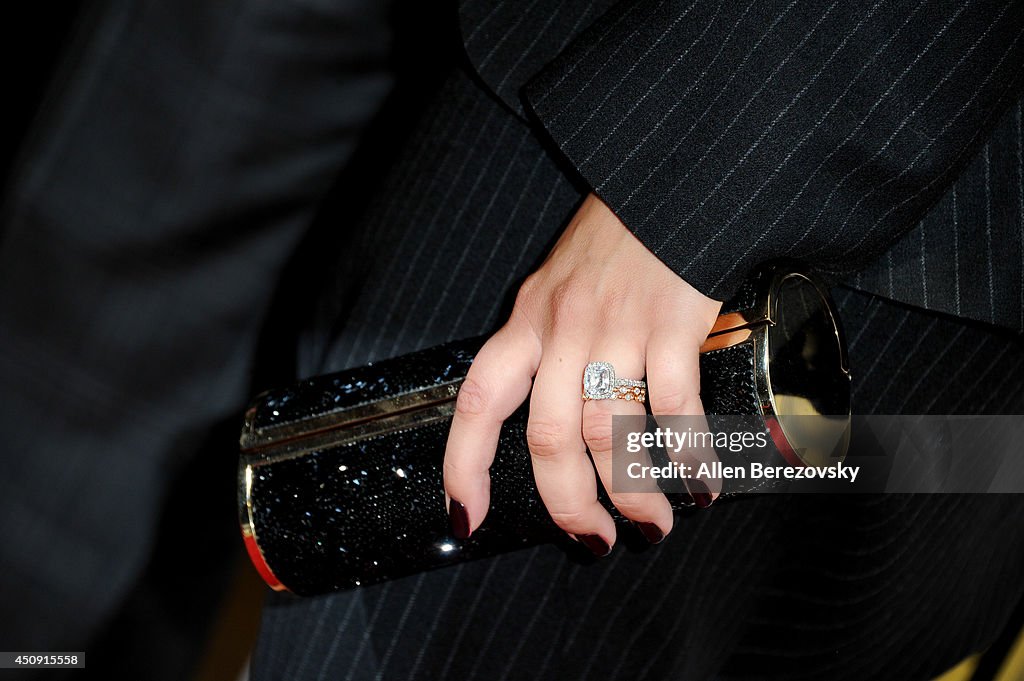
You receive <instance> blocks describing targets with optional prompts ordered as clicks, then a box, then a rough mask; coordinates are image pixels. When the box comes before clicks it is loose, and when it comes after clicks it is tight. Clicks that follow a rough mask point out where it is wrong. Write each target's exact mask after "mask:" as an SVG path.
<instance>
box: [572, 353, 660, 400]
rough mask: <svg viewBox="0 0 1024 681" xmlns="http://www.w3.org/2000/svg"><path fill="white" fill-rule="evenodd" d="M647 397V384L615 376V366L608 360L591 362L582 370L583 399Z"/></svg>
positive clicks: (640, 398)
mask: <svg viewBox="0 0 1024 681" xmlns="http://www.w3.org/2000/svg"><path fill="white" fill-rule="evenodd" d="M646 397H647V384H646V383H644V382H643V381H632V380H630V379H628V378H615V367H613V366H612V365H611V364H609V363H608V362H591V363H590V364H588V365H587V368H586V369H584V370H583V399H584V401H586V400H635V401H637V402H643V401H644V399H645V398H646Z"/></svg>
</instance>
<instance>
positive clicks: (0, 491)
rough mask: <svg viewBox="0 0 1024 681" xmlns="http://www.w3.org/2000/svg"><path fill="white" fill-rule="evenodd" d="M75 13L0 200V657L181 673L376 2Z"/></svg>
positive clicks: (362, 96)
mask: <svg viewBox="0 0 1024 681" xmlns="http://www.w3.org/2000/svg"><path fill="white" fill-rule="evenodd" d="M81 4H82V5H83V15H82V17H81V18H80V20H79V22H78V24H77V26H76V28H75V30H74V31H73V33H74V36H73V39H72V40H71V41H70V42H69V43H68V45H67V47H66V49H65V50H64V54H63V55H62V57H61V59H60V65H59V67H58V68H57V70H56V72H55V73H54V75H53V76H52V79H51V83H50V85H49V88H48V94H47V96H46V100H45V101H44V102H43V104H42V106H41V108H40V110H39V112H38V116H37V117H36V120H35V121H34V123H33V125H32V126H31V131H30V134H29V135H28V137H27V138H26V139H25V141H24V143H23V144H22V147H21V151H20V157H19V159H18V161H17V162H16V164H15V166H14V169H13V171H12V174H11V179H10V182H9V184H8V185H7V186H6V187H5V192H4V202H3V222H2V226H0V395H2V396H3V397H2V405H0V646H2V647H3V649H4V650H26V651H27V650H33V651H59V650H73V651H86V652H87V653H88V658H87V664H88V665H89V667H90V668H92V669H93V670H94V671H97V670H99V669H103V670H104V674H105V676H107V677H108V678H118V677H120V676H124V677H126V678H138V677H145V678H151V679H163V678H166V679H180V678H184V677H186V676H188V675H189V673H190V671H189V668H190V666H191V665H192V664H193V662H194V658H195V657H197V656H198V654H199V652H200V649H201V646H202V645H203V644H204V641H203V635H204V632H205V629H204V627H205V623H206V622H207V621H208V618H209V616H210V613H211V612H212V611H213V609H214V608H215V607H216V606H217V604H218V602H219V598H220V592H221V589H222V585H223V580H224V577H225V576H226V574H227V572H228V569H229V568H231V567H233V565H234V559H235V557H236V555H239V554H241V551H240V546H239V544H238V542H237V537H238V534H237V523H236V521H235V519H234V517H233V506H234V499H233V498H234V484H235V481H234V468H235V461H236V452H237V429H238V425H237V424H238V422H239V414H240V412H241V410H242V409H244V404H245V401H246V400H247V399H248V398H249V396H250V395H251V394H252V393H253V391H254V388H253V386H252V375H253V367H254V365H255V364H257V361H256V354H257V338H258V337H259V336H260V335H261V330H262V327H263V325H264V323H265V321H266V319H267V316H268V310H269V309H270V307H271V299H272V297H273V295H274V293H275V291H276V290H277V286H278V280H279V277H280V275H281V271H282V269H283V267H284V264H285V262H286V261H288V259H289V257H290V256H291V255H292V253H293V251H294V248H295V245H296V243H297V242H298V241H299V240H300V239H301V237H302V236H303V235H304V234H305V233H306V232H307V231H308V230H309V228H310V224H311V223H312V222H313V218H314V215H315V214H316V211H317V208H318V206H319V204H320V203H321V202H322V200H323V199H324V197H325V195H327V193H328V191H329V189H330V187H331V186H332V183H333V182H334V181H335V179H336V177H337V176H338V174H339V172H340V170H341V169H342V167H343V166H344V165H345V162H346V160H347V159H348V158H350V157H351V156H352V154H353V150H354V149H355V147H356V143H357V140H358V139H359V137H360V133H361V132H362V131H363V129H364V128H365V126H366V124H367V122H368V120H369V119H370V118H371V117H372V116H373V114H374V112H375V111H376V110H377V109H378V107H379V106H380V102H381V101H382V100H383V99H384V97H385V96H386V95H387V93H388V91H389V88H390V86H391V82H392V74H391V71H390V67H389V64H388V59H389V48H388V45H389V36H390V29H389V26H388V23H387V21H386V16H385V15H386V12H387V9H388V6H389V3H382V2H377V1H376V0H330V1H329V2H322V1H320V0H308V1H307V0H299V2H289V3H278V2H267V1H262V0H257V1H256V2H235V1H228V2H217V3H209V2H201V1H200V2H194V1H191V0H185V1H182V2H174V3H162V2H152V1H151V0H95V1H90V2H88V3H81ZM289 374H290V372H289ZM278 380H282V379H280V378H278ZM201 453H202V455H203V456H202V458H201V460H197V459H198V458H199V456H200V454H201ZM179 483H181V484H179ZM172 488H173V489H181V490H187V493H186V494H183V495H182V494H177V493H175V492H173V491H172ZM114 629H118V630H119V631H117V632H113V630H114ZM59 673H60V672H58V671H54V670H43V671H40V672H39V674H40V675H41V676H42V677H43V678H47V679H52V678H56V676H55V675H57V674H59Z"/></svg>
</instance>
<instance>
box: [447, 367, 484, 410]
mask: <svg viewBox="0 0 1024 681" xmlns="http://www.w3.org/2000/svg"><path fill="white" fill-rule="evenodd" d="M489 404H490V398H489V396H488V393H487V387H486V386H485V385H484V384H483V383H482V382H481V381H480V380H479V379H477V378H475V377H473V376H471V375H470V376H466V380H465V381H463V382H462V387H460V388H459V396H458V397H457V398H456V400H455V412H456V413H457V414H461V415H463V416H479V415H480V414H484V413H486V412H487V408H488V405H489Z"/></svg>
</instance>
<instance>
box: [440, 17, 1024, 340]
mask: <svg viewBox="0 0 1024 681" xmlns="http://www.w3.org/2000/svg"><path fill="white" fill-rule="evenodd" d="M460 22H461V27H462V31H463V39H464V43H465V46H466V49H467V52H468V55H469V57H470V60H471V62H472V63H473V65H474V66H475V68H476V70H477V71H478V72H479V74H480V76H481V77H482V78H483V80H484V81H485V82H486V83H487V84H488V85H489V86H490V87H491V88H492V89H493V90H494V92H495V93H496V94H497V95H498V96H499V97H500V98H501V100H502V101H503V102H504V103H505V104H506V105H507V106H509V107H510V108H511V109H513V110H514V111H515V112H516V113H518V114H519V115H520V116H522V117H524V118H527V119H528V120H530V121H532V122H533V123H535V124H537V125H540V126H542V127H543V129H544V130H545V131H546V133H547V135H548V136H549V137H550V139H551V140H552V141H553V143H554V144H555V145H557V147H558V149H560V150H561V153H562V154H563V155H564V157H565V159H566V160H567V161H568V163H569V164H570V165H571V166H572V168H573V169H575V171H576V172H577V173H578V174H579V176H580V177H581V178H582V179H583V180H584V181H585V182H586V183H587V184H588V185H589V187H591V188H592V189H593V191H595V192H596V193H597V194H598V195H600V196H601V197H602V198H603V199H604V200H605V201H606V202H607V203H608V205H609V206H610V207H611V208H612V209H613V210H614V211H615V212H616V213H617V214H618V215H619V217H620V218H621V219H622V220H623V222H624V223H625V224H626V225H627V226H628V227H629V228H630V229H631V230H632V231H633V232H634V233H635V234H636V235H637V237H639V238H640V239H641V240H642V241H643V242H644V243H645V244H646V245H647V246H648V247H649V248H650V249H651V251H653V252H654V253H655V254H656V255H658V256H659V257H660V258H661V259H662V260H663V261H664V262H665V263H666V264H667V265H669V266H670V267H671V268H672V269H673V270H674V271H676V272H677V273H678V274H680V275H681V276H682V277H684V278H685V279H687V280H688V281H689V282H690V283H691V284H693V285H694V286H696V287H697V288H698V289H700V290H701V291H703V292H704V293H706V294H708V295H710V296H713V297H716V298H719V299H723V298H726V297H727V296H729V295H730V293H731V292H732V290H733V289H734V288H735V286H736V285H737V283H738V282H739V281H740V279H741V277H742V276H743V274H744V273H745V272H746V271H747V270H748V269H749V268H750V267H751V266H753V265H755V264H756V263H758V262H761V261H764V260H766V259H770V258H777V257H794V258H799V259H802V260H805V261H807V262H809V263H810V264H812V265H813V266H815V267H816V268H817V269H818V270H820V271H821V272H823V273H826V274H831V275H833V276H835V277H840V278H844V279H847V280H849V281H851V282H852V283H854V284H855V285H856V286H859V287H860V288H862V289H865V290H868V291H872V292H875V293H879V294H882V295H885V296H888V297H891V298H894V299H897V300H900V301H903V302H907V303H910V304H913V305H918V306H922V307H926V308H929V309H933V310H937V311H941V312H947V313H951V314H956V315H960V316H965V317H971V318H974V319H978V320H982V321H986V322H990V323H994V324H998V325H1001V326H1006V327H1009V328H1012V329H1015V330H1017V331H1022V330H1024V311H1022V308H1024V296H1022V293H1024V276H1022V257H1024V253H1022V246H1021V243H1022V238H1021V234H1022V231H1024V218H1022V215H1024V189H1022V187H1024V180H1022V162H1021V158H1022V142H1021V102H1020V95H1021V84H1022V77H1021V76H1022V65H1024V39H1022V31H1024V3H1022V2H1019V1H1015V0H1011V1H1009V2H1005V1H1001V2H982V1H978V0H962V1H960V2H947V1H945V0H872V1H871V2H864V3H861V2H856V3H846V2H841V1H840V0H737V1H735V2H734V1H732V0H620V1H618V2H614V1H612V0H598V1H597V2H592V1H590V0H520V1H519V2H515V1H514V0H499V1H496V2H484V0H465V1H464V2H462V3H461V5H460Z"/></svg>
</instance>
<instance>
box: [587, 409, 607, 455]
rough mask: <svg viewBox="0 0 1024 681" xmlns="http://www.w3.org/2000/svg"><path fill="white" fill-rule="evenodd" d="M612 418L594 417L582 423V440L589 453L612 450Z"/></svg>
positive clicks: (604, 416) (605, 416)
mask: <svg viewBox="0 0 1024 681" xmlns="http://www.w3.org/2000/svg"><path fill="white" fill-rule="evenodd" d="M612 438H613V436H612V418H611V416H609V415H595V416H591V417H588V418H587V419H584V421H583V439H584V440H586V442H587V445H588V446H589V447H590V450H591V451H599V452H608V451H611V449H612Z"/></svg>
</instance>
